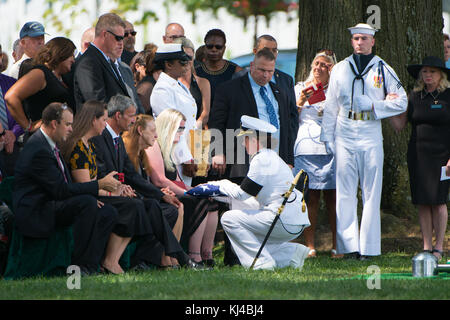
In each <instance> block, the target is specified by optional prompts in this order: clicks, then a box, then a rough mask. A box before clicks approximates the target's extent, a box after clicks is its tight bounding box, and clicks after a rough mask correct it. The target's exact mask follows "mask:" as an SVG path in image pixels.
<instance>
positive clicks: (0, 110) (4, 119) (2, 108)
mask: <svg viewBox="0 0 450 320" xmlns="http://www.w3.org/2000/svg"><path fill="white" fill-rule="evenodd" d="M0 122H1V123H2V126H3V129H5V130H8V129H9V128H8V116H7V114H6V103H5V100H4V99H3V93H2V90H1V88H0Z"/></svg>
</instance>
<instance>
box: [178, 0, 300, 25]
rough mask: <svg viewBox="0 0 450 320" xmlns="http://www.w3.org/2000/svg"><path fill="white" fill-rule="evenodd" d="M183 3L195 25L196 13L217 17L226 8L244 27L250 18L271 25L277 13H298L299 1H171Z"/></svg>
mask: <svg viewBox="0 0 450 320" xmlns="http://www.w3.org/2000/svg"><path fill="white" fill-rule="evenodd" d="M170 1H171V2H174V3H175V2H181V3H182V4H183V5H184V6H185V8H186V11H188V12H190V13H191V14H192V21H193V23H195V20H196V12H197V11H199V10H201V11H210V12H212V13H213V15H214V16H215V17H217V13H218V11H219V9H220V8H224V9H225V10H226V11H227V12H228V13H230V14H231V15H233V16H235V17H237V18H240V19H242V20H243V21H244V26H245V25H246V23H247V20H248V18H249V17H256V16H263V17H264V18H265V19H266V21H267V23H269V21H270V19H271V18H272V16H273V14H274V13H275V12H289V11H292V10H293V11H297V9H298V0H236V1H233V0H170Z"/></svg>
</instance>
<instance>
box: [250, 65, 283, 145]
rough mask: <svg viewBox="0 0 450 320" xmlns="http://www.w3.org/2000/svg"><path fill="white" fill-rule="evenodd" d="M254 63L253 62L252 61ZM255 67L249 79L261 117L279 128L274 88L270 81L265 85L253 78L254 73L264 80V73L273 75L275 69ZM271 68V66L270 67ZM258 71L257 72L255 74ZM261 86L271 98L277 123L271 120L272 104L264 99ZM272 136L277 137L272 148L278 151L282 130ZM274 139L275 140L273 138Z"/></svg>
mask: <svg viewBox="0 0 450 320" xmlns="http://www.w3.org/2000/svg"><path fill="white" fill-rule="evenodd" d="M252 63H253V62H252ZM253 68H254V69H256V70H255V71H253V72H249V73H248V79H249V81H250V85H251V87H252V91H253V96H254V97H255V102H256V107H257V108H258V116H259V119H261V120H264V121H266V122H268V123H272V124H273V125H274V126H275V127H276V128H279V127H280V126H279V124H280V115H279V109H278V102H277V100H276V99H275V96H274V95H273V92H272V88H271V87H270V85H269V82H268V81H267V83H266V84H264V85H260V84H263V82H260V84H258V83H256V82H255V80H254V79H253V78H252V74H253V76H255V77H257V76H259V77H261V78H262V79H261V80H260V81H263V80H264V74H268V75H272V76H273V71H270V70H264V68H263V67H262V66H253ZM269 69H270V68H269ZM255 72H256V74H255ZM261 88H265V89H263V90H265V92H266V95H267V98H268V99H269V101H270V103H269V105H270V104H271V105H272V107H273V110H274V112H275V115H276V123H277V124H278V126H277V125H275V123H274V120H272V121H271V118H270V114H269V111H268V109H269V110H270V106H268V104H267V103H266V101H265V100H264V99H263V96H262V95H261V92H260V91H261ZM272 137H273V138H275V139H276V140H275V141H276V142H275V143H272V149H273V150H274V151H276V152H278V149H279V144H278V141H279V139H280V130H277V131H276V132H275V133H273V134H272ZM272 141H274V140H272Z"/></svg>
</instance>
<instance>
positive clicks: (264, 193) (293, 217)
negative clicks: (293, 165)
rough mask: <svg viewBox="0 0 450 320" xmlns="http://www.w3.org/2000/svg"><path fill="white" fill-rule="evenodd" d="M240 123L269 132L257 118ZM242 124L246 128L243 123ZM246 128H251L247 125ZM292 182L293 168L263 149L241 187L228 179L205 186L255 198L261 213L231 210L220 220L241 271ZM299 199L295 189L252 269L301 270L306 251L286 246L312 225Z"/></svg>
mask: <svg viewBox="0 0 450 320" xmlns="http://www.w3.org/2000/svg"><path fill="white" fill-rule="evenodd" d="M243 118H244V119H245V118H247V119H248V118H250V119H252V120H251V121H253V120H254V121H255V122H256V123H258V126H257V128H258V129H259V131H262V126H261V125H259V123H264V124H266V125H268V126H270V127H273V126H272V125H270V124H269V123H267V122H265V121H263V120H261V119H257V118H252V117H248V116H243ZM256 120H257V121H256ZM241 121H242V125H243V126H245V125H244V120H241ZM245 127H247V128H252V126H251V124H248V125H247V126H245ZM273 129H275V127H273ZM275 130H276V129H275ZM266 132H267V131H266ZM293 179H294V176H293V174H292V171H291V169H290V168H289V166H288V165H287V164H286V163H285V162H284V161H283V160H282V159H281V158H280V157H279V156H278V154H277V153H276V152H275V151H273V150H269V149H261V150H259V151H258V152H257V153H256V154H255V155H253V157H252V159H251V161H250V167H249V171H248V174H247V176H246V178H244V180H243V181H242V184H241V185H240V186H239V185H237V184H234V183H232V182H230V181H229V180H220V181H212V182H209V183H210V184H213V185H217V186H219V187H220V191H221V192H222V193H224V194H226V195H227V196H229V197H231V198H233V199H236V200H240V201H246V200H250V199H249V198H252V197H255V198H253V199H256V201H257V203H258V206H259V208H255V209H239V210H238V209H236V210H230V211H227V212H225V213H224V214H223V215H222V218H221V223H222V227H223V229H224V231H225V232H226V234H227V236H228V237H229V239H230V242H231V245H232V247H233V249H234V251H235V253H236V255H237V257H238V258H239V261H240V262H241V265H242V266H244V267H246V268H248V267H250V266H251V264H252V262H253V260H254V258H255V256H256V254H257V252H258V250H259V248H260V247H261V244H262V242H263V240H264V238H265V236H266V235H267V232H268V230H269V228H270V226H271V225H272V222H273V221H274V219H275V216H276V213H277V211H278V208H279V207H280V206H281V204H282V202H283V194H285V193H286V192H287V191H288V190H289V188H290V186H291V184H292V181H293ZM302 197H303V195H302V193H301V192H300V191H298V190H296V189H294V190H293V192H292V194H291V196H290V197H289V200H288V202H287V203H286V205H285V208H284V210H283V211H282V213H281V215H280V219H279V220H278V221H277V223H276V224H275V227H274V229H273V231H272V233H271V234H270V237H269V239H268V241H267V243H266V244H265V246H264V249H263V250H262V252H261V254H260V256H259V258H258V260H257V262H256V264H255V266H254V268H255V269H273V268H283V267H287V266H292V267H295V268H300V269H301V267H302V266H303V261H304V259H305V258H306V256H307V255H308V252H309V249H308V248H307V247H305V246H303V245H301V244H298V243H291V242H288V241H290V240H293V239H295V238H297V237H298V236H299V235H300V233H301V232H302V231H303V229H304V228H306V227H308V226H309V225H310V223H309V219H308V211H307V210H305V211H302Z"/></svg>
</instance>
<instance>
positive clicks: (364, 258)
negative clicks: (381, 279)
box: [359, 255, 372, 261]
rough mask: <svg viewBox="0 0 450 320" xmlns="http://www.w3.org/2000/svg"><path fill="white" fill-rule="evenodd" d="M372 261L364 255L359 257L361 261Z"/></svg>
mask: <svg viewBox="0 0 450 320" xmlns="http://www.w3.org/2000/svg"><path fill="white" fill-rule="evenodd" d="M371 259H372V257H371V256H364V255H362V256H360V257H359V261H367V260H371Z"/></svg>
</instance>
